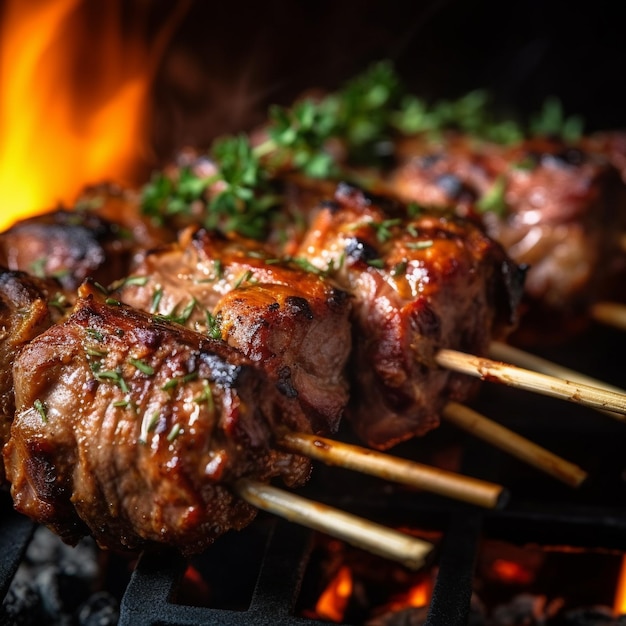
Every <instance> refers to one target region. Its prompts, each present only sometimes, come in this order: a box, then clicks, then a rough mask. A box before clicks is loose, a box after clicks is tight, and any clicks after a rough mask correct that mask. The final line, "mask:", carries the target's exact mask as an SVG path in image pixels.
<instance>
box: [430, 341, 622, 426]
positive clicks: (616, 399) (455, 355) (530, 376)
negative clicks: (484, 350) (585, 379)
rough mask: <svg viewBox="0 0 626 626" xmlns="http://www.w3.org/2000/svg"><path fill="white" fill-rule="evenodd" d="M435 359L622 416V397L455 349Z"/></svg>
mask: <svg viewBox="0 0 626 626" xmlns="http://www.w3.org/2000/svg"><path fill="white" fill-rule="evenodd" d="M435 360H436V361H437V363H438V364H439V365H440V366H441V367H445V368H448V369H451V370H455V371H457V372H461V373H463V374H469V375H470V376H475V377H477V378H481V379H482V380H489V381H491V382H497V383H501V384H504V385H509V386H511V387H517V388H519V389H526V390H527V391H533V392H535V393H539V394H543V395H546V396H553V397H555V398H561V399H563V400H569V401H570V402H576V403H578V404H583V405H585V406H590V407H593V408H596V409H604V410H607V411H615V412H617V413H622V414H626V394H623V393H616V392H615V391H611V390H608V389H603V388H598V387H594V386H591V385H584V384H582V383H574V382H572V381H570V380H561V379H559V378H555V377H554V376H547V375H546V374H541V373H538V372H533V371H530V370H527V369H523V368H521V367H516V366H515V365H510V364H508V363H502V362H500V361H493V360H491V359H487V358H485V357H477V356H474V355H472V354H466V353H465V352H457V351H456V350H447V349H444V350H440V351H439V352H438V353H437V354H436V356H435Z"/></svg>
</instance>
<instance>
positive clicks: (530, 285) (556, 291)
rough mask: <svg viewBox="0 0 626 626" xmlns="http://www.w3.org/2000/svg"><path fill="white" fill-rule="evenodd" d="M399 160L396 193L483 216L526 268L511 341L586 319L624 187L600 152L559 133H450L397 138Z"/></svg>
mask: <svg viewBox="0 0 626 626" xmlns="http://www.w3.org/2000/svg"><path fill="white" fill-rule="evenodd" d="M398 159H399V165H398V166H397V168H396V169H395V170H394V171H393V172H392V173H391V174H390V176H389V179H388V180H387V184H388V185H389V187H390V188H392V189H394V190H395V192H396V193H397V194H398V195H399V197H400V198H402V199H403V200H404V201H415V202H417V203H419V204H422V205H425V206H433V207H450V206H452V207H454V209H455V210H456V211H457V212H458V213H460V214H461V215H464V216H469V217H473V218H474V219H477V220H481V221H482V222H483V224H484V227H485V229H486V231H487V233H488V234H489V236H490V237H492V238H493V239H496V240H497V241H499V242H500V243H501V244H502V245H503V246H504V248H505V249H506V250H507V253H508V254H509V255H510V256H511V258H512V259H514V260H515V262H517V263H519V264H524V265H526V266H528V268H529V269H528V273H527V277H526V286H525V302H524V309H525V312H524V313H523V315H522V317H521V324H520V329H519V331H518V332H517V333H516V334H515V335H514V336H513V337H512V339H514V340H515V341H517V342H520V343H524V344H532V343H536V342H538V341H544V340H553V341H554V340H557V339H559V340H560V339H563V338H565V337H567V336H569V335H571V334H572V333H574V332H577V331H579V330H580V329H581V328H583V327H584V326H585V325H586V324H587V323H588V320H589V307H590V305H591V304H593V302H595V301H597V300H598V299H599V298H602V297H606V294H607V290H608V288H609V285H611V284H612V283H613V281H614V278H613V277H614V275H615V273H616V272H618V271H620V269H619V268H620V267H621V266H623V261H622V262H620V261H619V259H620V257H623V253H622V250H621V249H620V236H621V232H622V231H623V229H622V227H621V226H620V224H623V221H624V217H623V216H624V215H626V210H625V209H626V186H625V185H624V183H623V181H622V180H621V179H620V175H619V172H618V171H617V169H616V168H615V167H614V166H613V165H612V164H611V162H610V160H609V159H608V158H606V157H605V156H603V155H601V154H600V153H599V152H592V151H590V150H585V149H583V147H582V146H573V145H570V144H567V143H566V142H565V141H563V140H557V139H549V138H534V139H528V140H526V141H523V142H521V143H518V144H514V145H507V146H504V145H499V144H494V143H488V142H485V141H480V140H479V139H477V138H472V137H469V136H467V135H462V134H459V133H453V132H451V133H447V134H442V135H440V136H438V137H437V138H436V139H433V138H428V137H425V136H422V137H418V138H413V139H410V140H405V141H404V142H401V143H400V144H399V146H398Z"/></svg>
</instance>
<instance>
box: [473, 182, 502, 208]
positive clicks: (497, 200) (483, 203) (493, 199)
mask: <svg viewBox="0 0 626 626" xmlns="http://www.w3.org/2000/svg"><path fill="white" fill-rule="evenodd" d="M505 194H506V178H505V177H504V176H499V177H498V178H497V179H496V181H495V182H494V184H493V186H492V187H491V189H489V191H487V193H486V194H485V195H484V196H483V197H482V198H480V200H479V201H478V202H477V203H476V206H477V208H478V209H479V210H480V211H482V212H483V213H485V212H490V213H496V214H497V215H499V216H500V217H503V216H504V215H505V214H506V211H507V204H506V198H505Z"/></svg>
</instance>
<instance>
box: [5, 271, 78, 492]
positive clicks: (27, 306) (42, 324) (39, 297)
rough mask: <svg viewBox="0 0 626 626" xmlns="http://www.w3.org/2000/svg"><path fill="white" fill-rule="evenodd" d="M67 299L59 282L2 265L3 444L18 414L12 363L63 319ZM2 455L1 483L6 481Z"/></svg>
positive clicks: (7, 438)
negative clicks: (40, 336) (36, 339)
mask: <svg viewBox="0 0 626 626" xmlns="http://www.w3.org/2000/svg"><path fill="white" fill-rule="evenodd" d="M65 303H66V299H65V296H64V295H63V293H62V291H61V289H60V286H59V285H58V283H56V282H55V281H52V280H49V281H47V280H44V279H40V278H36V277H34V276H30V275H28V274H26V273H25V272H14V271H11V270H8V269H6V268H3V267H0V447H2V446H4V444H5V443H6V442H7V441H8V440H9V436H10V432H11V422H12V421H13V415H14V413H15V395H14V392H13V363H14V361H15V359H16V358H17V355H18V354H19V352H20V350H21V349H22V348H23V347H24V346H25V345H26V344H27V343H28V342H29V341H31V339H34V338H35V337H36V336H37V335H38V334H39V333H41V332H43V331H44V330H46V329H47V328H48V327H50V326H51V325H52V324H53V323H55V321H58V319H60V316H61V314H62V313H63V312H64V310H65ZM4 482H5V476H4V464H3V462H2V459H1V457H0V485H2V484H4Z"/></svg>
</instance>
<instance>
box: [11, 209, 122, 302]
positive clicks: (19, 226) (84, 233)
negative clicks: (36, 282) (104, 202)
mask: <svg viewBox="0 0 626 626" xmlns="http://www.w3.org/2000/svg"><path fill="white" fill-rule="evenodd" d="M131 255H132V248H131V240H130V238H129V237H128V236H125V235H124V232H123V231H122V229H121V228H120V227H119V225H117V224H115V223H113V222H110V221H108V220H105V219H104V218H102V217H99V216H98V215H96V214H95V213H91V212H81V211H73V210H65V209H59V210H56V211H51V212H49V213H43V214H41V215H37V216H35V217H30V218H27V219H24V220H22V221H20V222H18V223H16V224H15V225H13V226H12V227H11V228H9V229H8V230H7V231H5V232H3V233H0V264H3V265H5V266H6V267H8V268H9V269H12V270H20V271H24V272H28V273H30V274H33V275H35V276H41V277H50V278H55V279H57V280H58V281H59V282H60V283H61V285H62V287H63V288H64V289H66V290H68V291H75V290H76V289H77V288H78V286H79V285H80V284H81V283H82V282H83V280H85V278H93V279H94V280H96V281H98V282H100V283H102V284H103V285H106V284H108V283H109V282H111V281H112V280H114V279H116V278H119V277H120V276H123V275H125V274H126V273H127V272H128V266H129V263H130V260H131Z"/></svg>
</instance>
